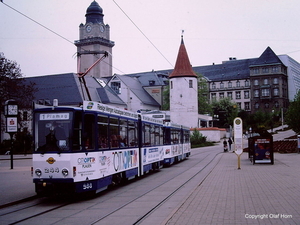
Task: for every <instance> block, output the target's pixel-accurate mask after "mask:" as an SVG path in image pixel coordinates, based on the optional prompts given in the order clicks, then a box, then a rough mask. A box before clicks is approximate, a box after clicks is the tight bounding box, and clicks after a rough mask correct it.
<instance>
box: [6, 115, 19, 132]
mask: <svg viewBox="0 0 300 225" xmlns="http://www.w3.org/2000/svg"><path fill="white" fill-rule="evenodd" d="M17 120H18V119H17V117H7V118H6V132H7V133H15V132H17V131H18V122H17Z"/></svg>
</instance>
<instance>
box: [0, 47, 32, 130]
mask: <svg viewBox="0 0 300 225" xmlns="http://www.w3.org/2000/svg"><path fill="white" fill-rule="evenodd" d="M35 92H36V88H35V87H34V84H33V83H30V84H27V83H26V82H24V78H23V77H22V73H21V69H20V67H19V65H18V64H17V63H16V62H15V61H11V60H9V59H6V58H5V56H4V54H3V53H2V52H0V104H1V113H3V109H4V104H5V101H6V100H9V99H15V100H16V101H17V102H18V105H19V109H30V108H31V106H32V100H33V96H34V93H35ZM18 121H19V125H20V126H22V120H21V119H20V118H19V120H18ZM4 122H5V121H1V127H2V128H4Z"/></svg>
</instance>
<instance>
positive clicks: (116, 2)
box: [113, 0, 174, 68]
mask: <svg viewBox="0 0 300 225" xmlns="http://www.w3.org/2000/svg"><path fill="white" fill-rule="evenodd" d="M113 2H114V3H115V4H116V6H117V7H118V8H119V9H120V10H121V11H122V12H123V13H124V15H125V16H126V17H127V18H128V19H129V20H130V22H131V23H132V24H133V25H134V26H135V27H136V28H137V29H138V30H139V31H140V32H141V34H142V35H143V36H144V37H145V38H146V39H147V40H148V41H149V42H150V44H151V45H152V46H153V47H154V48H155V49H156V50H157V51H158V52H159V54H160V55H161V56H162V57H163V58H164V59H165V60H166V61H167V62H168V63H169V64H170V65H171V67H172V68H173V67H174V66H173V64H172V63H170V61H169V60H168V59H167V58H166V57H165V56H164V54H163V53H162V52H161V51H160V50H159V49H158V48H157V47H156V46H155V45H154V43H153V42H152V41H151V40H150V39H149V38H148V37H147V35H146V34H145V33H144V32H143V31H142V30H141V29H140V28H139V27H138V25H136V23H135V22H134V21H133V20H132V19H131V18H130V17H129V16H128V15H127V13H126V12H125V11H124V10H123V9H122V8H121V6H120V5H119V4H118V3H117V2H116V1H115V0H113Z"/></svg>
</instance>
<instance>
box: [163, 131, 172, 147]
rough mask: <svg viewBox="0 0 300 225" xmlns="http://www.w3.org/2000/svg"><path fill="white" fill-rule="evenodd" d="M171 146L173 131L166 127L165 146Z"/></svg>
mask: <svg viewBox="0 0 300 225" xmlns="http://www.w3.org/2000/svg"><path fill="white" fill-rule="evenodd" d="M169 144H171V129H170V128H167V127H164V145H169Z"/></svg>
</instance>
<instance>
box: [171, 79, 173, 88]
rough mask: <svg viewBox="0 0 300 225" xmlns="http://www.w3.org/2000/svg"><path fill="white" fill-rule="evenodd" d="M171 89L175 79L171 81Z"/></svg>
mask: <svg viewBox="0 0 300 225" xmlns="http://www.w3.org/2000/svg"><path fill="white" fill-rule="evenodd" d="M171 89H173V81H171Z"/></svg>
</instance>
